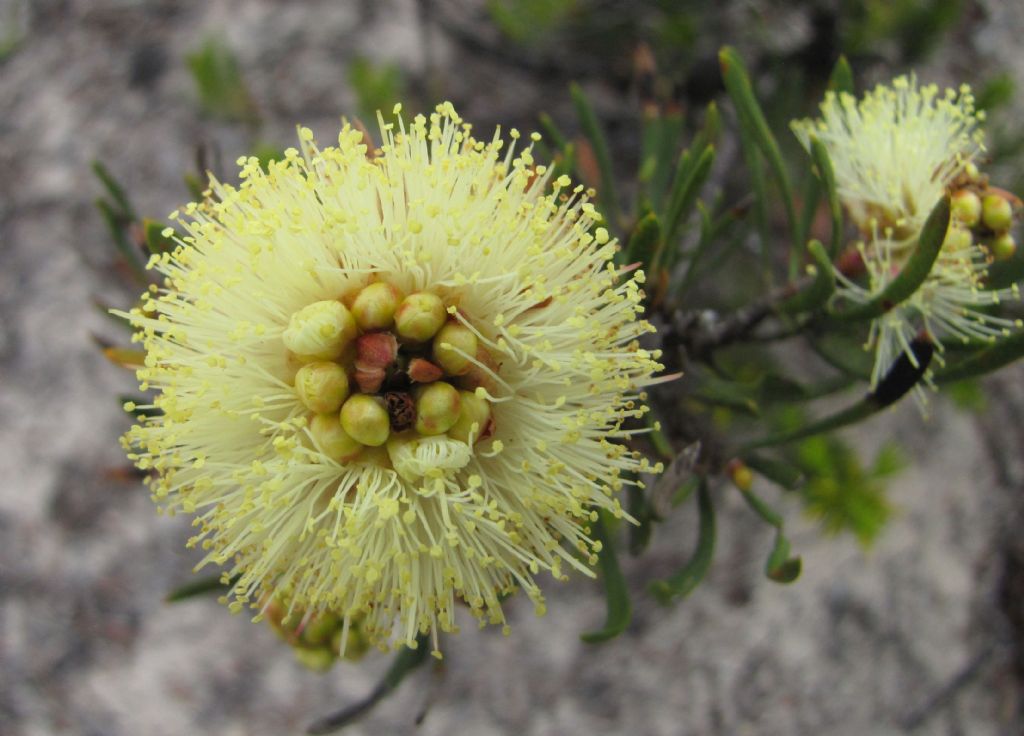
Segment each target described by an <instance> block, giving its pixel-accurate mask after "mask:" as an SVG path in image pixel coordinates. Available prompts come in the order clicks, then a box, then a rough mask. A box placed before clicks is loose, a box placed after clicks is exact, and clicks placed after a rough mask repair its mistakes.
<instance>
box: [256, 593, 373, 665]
mask: <svg viewBox="0 0 1024 736" xmlns="http://www.w3.org/2000/svg"><path fill="white" fill-rule="evenodd" d="M266 617H267V621H268V622H269V623H270V626H271V628H273V629H274V631H276V632H277V633H278V635H280V636H281V638H282V639H284V640H285V641H286V642H288V644H289V645H290V646H291V647H292V651H293V652H294V653H295V658H296V659H297V660H298V661H299V662H301V663H302V664H303V665H305V666H306V667H309V668H310V669H312V670H316V671H318V672H326V671H327V670H328V669H330V668H331V666H332V665H333V664H334V663H335V662H336V661H337V660H338V658H339V657H343V658H344V659H347V660H349V661H352V662H355V661H358V660H360V659H362V657H363V655H364V654H366V652H367V651H368V650H369V648H370V642H369V640H368V639H367V637H366V636H365V634H364V633H363V631H362V628H361V626H360V624H359V621H358V620H355V621H350V622H349V626H348V630H347V631H346V630H345V627H344V622H343V621H342V619H341V617H340V616H338V615H336V614H334V613H330V612H327V613H321V614H317V615H313V616H309V617H307V616H305V615H304V614H303V613H302V612H301V611H294V610H293V611H292V612H291V613H290V614H288V613H287V604H286V603H283V602H281V601H278V600H274V601H271V603H270V604H269V605H268V606H267V609H266ZM343 637H344V641H342V639H343ZM342 644H344V647H342Z"/></svg>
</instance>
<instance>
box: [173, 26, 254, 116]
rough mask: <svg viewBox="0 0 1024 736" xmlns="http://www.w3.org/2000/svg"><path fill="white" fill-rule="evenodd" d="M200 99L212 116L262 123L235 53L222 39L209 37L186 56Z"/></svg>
mask: <svg viewBox="0 0 1024 736" xmlns="http://www.w3.org/2000/svg"><path fill="white" fill-rule="evenodd" d="M186 62H187V63H188V68H189V71H190V72H191V73H192V79H193V81H195V84H196V90H197V92H198V93H199V102H200V104H201V105H202V106H203V109H204V110H206V112H207V113H209V114H210V115H215V116H218V117H221V118H224V119H227V120H235V121H239V122H245V123H249V124H256V123H257V122H258V115H257V112H256V105H255V103H254V102H253V99H252V97H251V96H250V94H249V90H248V89H247V88H246V86H245V82H244V80H243V79H242V70H241V65H240V64H239V63H238V58H237V57H236V56H235V54H234V52H233V51H232V50H231V49H230V48H228V47H227V46H226V45H224V44H223V43H221V42H220V41H217V40H214V39H209V40H207V41H206V42H205V43H204V44H203V46H202V48H200V49H199V50H198V51H196V52H195V53H192V54H189V55H188V56H187V57H186Z"/></svg>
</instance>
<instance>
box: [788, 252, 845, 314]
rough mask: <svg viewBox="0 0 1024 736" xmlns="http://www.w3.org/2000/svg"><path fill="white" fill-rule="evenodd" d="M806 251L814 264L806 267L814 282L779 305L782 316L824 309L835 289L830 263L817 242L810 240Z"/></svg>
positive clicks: (834, 279) (833, 274)
mask: <svg viewBox="0 0 1024 736" xmlns="http://www.w3.org/2000/svg"><path fill="white" fill-rule="evenodd" d="M807 250H808V251H810V253H811V257H812V258H813V259H814V264H812V265H809V266H808V267H807V269H808V272H809V273H810V274H811V275H812V276H813V277H814V280H813V281H811V283H810V285H809V286H807V287H806V288H804V289H803V290H801V291H798V292H797V293H796V294H794V295H793V296H791V297H789V298H788V299H786V300H785V301H784V302H782V303H781V304H780V305H779V311H780V312H782V313H783V314H802V313H804V312H813V311H814V310H816V309H819V308H821V307H824V306H825V304H827V303H828V300H829V299H830V298H831V297H832V294H833V292H834V291H835V289H836V276H835V273H834V272H833V271H832V261H831V260H829V257H828V254H827V253H826V252H825V249H824V247H822V245H821V243H819V242H818V241H817V240H812V241H811V242H810V243H808V244H807Z"/></svg>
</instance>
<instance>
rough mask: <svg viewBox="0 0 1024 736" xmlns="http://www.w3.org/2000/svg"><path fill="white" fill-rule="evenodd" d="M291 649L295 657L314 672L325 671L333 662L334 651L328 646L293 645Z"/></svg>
mask: <svg viewBox="0 0 1024 736" xmlns="http://www.w3.org/2000/svg"><path fill="white" fill-rule="evenodd" d="M292 651H293V652H295V659H297V660H299V662H300V663H301V664H303V665H305V666H306V667H308V668H309V669H311V670H315V671H316V672H326V671H327V670H329V669H330V668H331V665H332V664H334V659H335V657H334V652H332V651H331V650H330V648H329V647H317V648H316V649H309V648H306V647H295V648H294V649H293V650H292Z"/></svg>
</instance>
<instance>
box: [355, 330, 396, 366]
mask: <svg viewBox="0 0 1024 736" xmlns="http://www.w3.org/2000/svg"><path fill="white" fill-rule="evenodd" d="M397 355H398V340H396V339H395V336H394V335H392V334H391V333H390V332H367V333H366V334H365V335H360V336H359V339H357V340H356V360H357V361H359V362H360V363H362V364H363V365H364V366H366V367H367V368H387V367H388V366H389V365H391V364H392V363H394V362H395V356H397Z"/></svg>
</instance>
